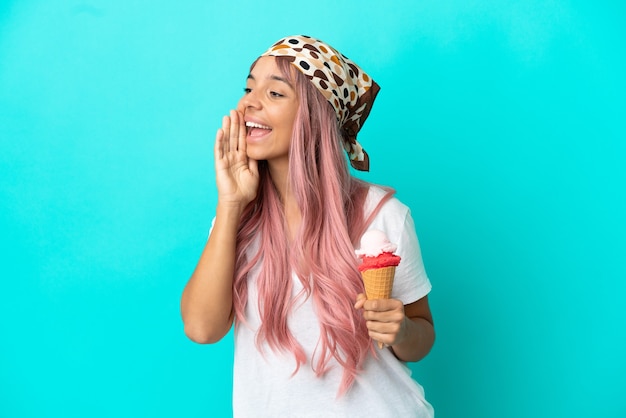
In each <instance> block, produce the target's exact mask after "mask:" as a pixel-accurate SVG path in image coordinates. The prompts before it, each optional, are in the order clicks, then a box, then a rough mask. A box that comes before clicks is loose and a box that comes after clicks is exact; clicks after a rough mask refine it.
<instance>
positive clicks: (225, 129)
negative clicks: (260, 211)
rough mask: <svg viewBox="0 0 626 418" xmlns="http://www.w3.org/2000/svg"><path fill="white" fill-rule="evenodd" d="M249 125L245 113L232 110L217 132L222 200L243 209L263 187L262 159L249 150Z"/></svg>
mask: <svg viewBox="0 0 626 418" xmlns="http://www.w3.org/2000/svg"><path fill="white" fill-rule="evenodd" d="M246 145H247V144H246V125H245V122H244V120H243V114H242V113H241V112H240V111H238V110H231V111H230V116H224V118H223V120H222V127H221V128H220V129H218V130H217V134H216V136H215V149H214V153H215V177H216V181H217V193H218V202H219V203H221V204H227V205H228V204H234V205H240V207H241V208H242V209H243V208H244V207H245V206H246V205H247V204H248V203H250V202H251V201H252V200H253V199H254V198H255V197H256V194H257V190H258V188H259V170H258V162H257V161H256V160H253V159H251V158H248V155H247V154H246Z"/></svg>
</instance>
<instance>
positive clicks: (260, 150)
mask: <svg viewBox="0 0 626 418" xmlns="http://www.w3.org/2000/svg"><path fill="white" fill-rule="evenodd" d="M238 109H239V110H240V111H241V112H243V114H244V120H245V122H246V128H247V129H246V130H247V136H246V141H247V146H248V148H247V154H248V157H250V158H252V159H255V160H267V161H268V162H269V163H288V156H289V146H290V144H291V136H292V133H293V123H294V119H295V117H296V113H297V112H298V98H297V96H296V92H295V89H294V86H293V85H292V84H291V81H289V80H287V79H286V78H285V76H283V74H282V72H281V71H280V69H279V68H278V66H277V65H276V58H274V57H261V58H259V60H258V61H257V62H256V65H255V66H254V68H253V69H252V71H251V72H250V75H249V76H248V80H247V81H246V89H245V93H244V95H243V97H242V98H241V100H240V101H239V106H238Z"/></svg>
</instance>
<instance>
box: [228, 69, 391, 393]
mask: <svg viewBox="0 0 626 418" xmlns="http://www.w3.org/2000/svg"><path fill="white" fill-rule="evenodd" d="M276 61H277V65H278V67H279V68H280V70H281V72H282V73H283V76H284V77H286V78H287V79H288V80H290V81H291V82H292V83H293V85H294V86H295V89H296V94H297V95H298V98H299V101H300V107H299V110H298V112H297V115H296V119H295V122H294V132H293V137H292V141H291V146H290V151H289V176H288V178H289V179H290V184H289V187H290V188H291V190H292V192H293V193H294V195H295V198H296V201H297V204H298V207H299V209H300V212H301V215H302V223H301V226H300V228H299V230H298V231H297V232H296V234H295V237H294V239H293V240H291V241H290V240H289V239H287V230H286V222H285V214H284V207H283V204H282V202H281V199H280V196H279V194H278V192H277V190H276V188H275V187H274V184H273V182H272V179H271V177H270V175H269V170H268V167H267V163H266V162H265V161H260V162H259V173H260V185H259V190H258V193H257V197H256V199H255V200H254V201H252V202H251V203H250V204H249V205H248V207H247V208H246V210H245V212H244V214H243V216H242V222H241V224H240V227H239V232H238V235H237V261H236V275H235V280H234V285H233V286H234V292H233V295H234V296H233V304H234V310H235V315H236V318H237V323H240V322H245V308H246V302H247V296H248V294H247V293H248V292H247V290H248V281H247V280H248V273H249V272H250V270H251V269H252V268H253V267H254V266H255V265H257V264H258V263H261V266H260V273H259V276H258V279H257V287H258V292H259V310H260V315H261V327H260V329H259V332H258V334H257V345H260V344H261V343H262V342H267V344H268V345H269V346H270V347H271V349H272V350H274V351H286V352H291V353H292V354H293V355H294V357H295V360H296V369H295V370H294V373H296V372H297V371H298V369H299V368H300V366H301V365H303V364H305V363H306V362H307V358H306V355H305V353H304V351H303V349H302V347H301V346H300V344H299V343H298V341H296V339H295V338H294V337H293V335H292V334H291V332H290V330H289V327H288V324H287V318H288V317H289V314H290V312H291V310H292V309H293V307H294V304H295V303H296V302H297V300H296V299H297V298H292V288H293V286H292V273H293V272H295V274H296V275H297V277H298V278H299V280H300V282H301V283H302V285H303V288H304V290H305V292H306V296H307V297H310V298H312V301H313V304H314V307H315V312H316V314H317V316H318V319H319V326H320V340H319V342H318V345H317V348H316V350H315V352H314V353H313V358H311V359H310V361H311V366H312V368H313V370H314V371H315V373H316V375H317V376H322V375H324V374H325V373H326V372H327V371H328V368H329V362H330V360H331V359H332V358H334V359H335V360H336V361H337V362H338V363H339V364H340V365H341V366H342V367H343V376H342V379H341V383H340V386H339V391H338V393H339V394H340V395H341V394H343V393H345V392H346V391H347V390H348V389H349V388H350V387H351V386H352V383H353V382H354V378H355V376H356V375H357V373H358V372H359V370H360V369H361V366H362V364H363V362H364V360H365V358H366V356H367V355H368V351H369V350H370V349H371V340H370V338H369V336H368V333H367V328H366V327H365V321H364V319H363V317H362V315H361V314H360V313H359V312H357V311H356V310H355V309H354V307H353V305H354V302H355V299H356V295H357V294H358V293H363V291H364V290H363V283H362V280H361V274H360V273H359V271H358V269H357V259H356V257H355V254H354V245H355V244H356V243H357V242H358V240H359V239H360V237H361V235H362V234H363V232H364V231H365V229H366V227H367V224H368V223H369V222H370V221H371V218H372V217H373V216H374V215H375V213H376V212H377V211H378V209H379V208H380V206H382V204H383V203H384V201H386V200H387V199H388V198H390V197H391V195H392V194H393V191H392V190H391V189H389V190H388V193H387V196H386V197H385V199H383V200H382V201H381V202H380V203H379V204H378V206H377V208H376V210H375V211H374V213H372V214H368V215H369V216H368V217H367V218H368V219H365V214H364V213H363V205H364V202H365V198H366V196H367V191H368V188H369V186H370V185H369V184H368V183H366V182H363V181H361V180H359V179H357V178H355V177H353V176H352V175H351V174H350V172H349V170H348V164H347V161H346V158H345V155H344V151H343V147H342V145H341V144H342V141H341V134H340V132H339V128H338V124H337V119H336V116H335V112H334V110H333V109H332V107H331V105H330V104H329V103H328V102H327V101H326V99H325V98H324V97H323V96H322V94H321V93H320V92H319V91H318V90H317V89H316V88H315V87H314V86H313V85H312V84H311V83H310V82H309V81H308V80H307V78H306V77H305V76H304V75H303V74H302V73H300V72H299V71H297V70H296V69H295V68H294V67H293V66H292V65H291V64H290V63H289V61H288V60H287V59H285V58H281V57H278V58H276ZM253 66H254V64H253ZM256 239H259V240H260V241H259V242H260V248H259V251H258V252H257V253H256V254H248V253H247V249H248V248H249V246H250V244H251V243H252V242H253V241H254V240H256Z"/></svg>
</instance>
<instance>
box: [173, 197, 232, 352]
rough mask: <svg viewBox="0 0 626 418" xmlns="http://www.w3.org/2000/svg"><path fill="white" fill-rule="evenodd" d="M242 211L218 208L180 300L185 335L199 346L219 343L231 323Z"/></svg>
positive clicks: (223, 207) (226, 207)
mask: <svg viewBox="0 0 626 418" xmlns="http://www.w3.org/2000/svg"><path fill="white" fill-rule="evenodd" d="M241 211H242V209H241V208H240V207H236V206H220V205H219V204H218V207H217V211H216V217H215V224H214V226H213V229H212V231H211V234H210V236H209V239H208V241H207V243H206V245H205V247H204V250H203V252H202V255H201V257H200V260H199V261H198V264H197V266H196V269H195V271H194V272H193V274H192V276H191V278H190V279H189V282H188V283H187V285H186V286H185V290H184V291H183V295H182V298H181V313H182V318H183V322H184V324H185V334H187V336H188V337H189V338H190V339H191V340H193V341H195V342H198V343H202V344H207V343H214V342H217V341H219V340H220V339H221V338H222V337H224V335H226V333H228V331H229V329H230V327H231V325H232V321H233V294H232V289H233V277H234V271H235V257H236V240H237V228H238V225H239V220H240V216H241Z"/></svg>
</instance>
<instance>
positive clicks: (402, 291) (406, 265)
mask: <svg viewBox="0 0 626 418" xmlns="http://www.w3.org/2000/svg"><path fill="white" fill-rule="evenodd" d="M369 197H370V198H371V199H369V198H368V202H367V203H366V211H367V210H369V209H371V208H373V207H374V206H375V202H377V201H378V200H379V197H380V193H377V190H376V189H375V190H373V192H372V193H371V194H370V196H369ZM368 206H369V207H368ZM367 229H368V230H370V229H379V230H381V231H384V232H385V234H386V235H387V238H389V241H391V242H392V243H394V244H396V245H397V246H398V249H397V250H396V254H397V255H399V256H400V258H401V260H400V264H399V265H398V267H397V268H396V274H395V277H394V282H393V289H392V291H391V297H392V298H393V299H399V300H401V301H402V303H404V304H405V305H407V304H409V303H413V302H415V301H417V300H419V299H421V298H423V297H424V296H426V295H427V294H428V293H429V292H430V290H431V288H432V286H431V283H430V280H429V278H428V276H427V274H426V270H425V268H424V262H423V260H422V253H421V250H420V245H419V241H418V238H417V233H416V232H415V224H414V222H413V218H412V216H411V212H410V210H409V208H408V207H407V206H406V205H404V204H403V203H402V202H400V201H399V200H398V199H396V198H391V199H390V200H389V201H388V202H386V203H385V204H384V205H383V206H382V207H381V209H380V211H379V212H378V213H377V214H376V216H375V217H374V219H373V221H372V223H371V224H370V225H369V226H368V228H367Z"/></svg>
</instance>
